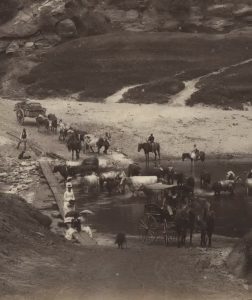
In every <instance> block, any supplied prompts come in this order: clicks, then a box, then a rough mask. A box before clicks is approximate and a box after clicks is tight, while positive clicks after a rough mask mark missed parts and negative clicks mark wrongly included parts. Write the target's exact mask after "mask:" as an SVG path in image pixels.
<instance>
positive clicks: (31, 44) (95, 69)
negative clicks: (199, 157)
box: [0, 0, 252, 107]
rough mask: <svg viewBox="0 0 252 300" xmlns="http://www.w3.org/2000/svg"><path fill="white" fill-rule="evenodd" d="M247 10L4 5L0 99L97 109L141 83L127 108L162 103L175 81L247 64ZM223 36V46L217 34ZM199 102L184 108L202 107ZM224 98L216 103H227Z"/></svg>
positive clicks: (44, 1)
mask: <svg viewBox="0 0 252 300" xmlns="http://www.w3.org/2000/svg"><path fill="white" fill-rule="evenodd" d="M249 3H250V2H249V1H247V0H243V1H238V0H225V1H220V0H208V1H204V5H203V4H202V1H199V0H179V1H178V0H176V1H175V0H104V1H101V0H96V1H94V0H36V1H31V0H22V1H18V0H2V1H1V4H0V53H2V55H0V64H1V71H0V88H1V89H0V94H1V96H5V97H11V98H16V97H26V96H27V95H29V96H32V97H40V98H44V97H48V96H58V95H60V96H62V95H71V94H73V93H78V94H79V97H80V100H90V99H91V100H92V101H101V100H103V99H104V97H106V96H108V95H110V94H111V93H113V92H115V91H116V90H118V89H120V88H121V87H123V86H125V85H129V84H138V83H145V84H147V86H145V87H144V91H145V92H144V94H143V93H142V90H143V89H140V88H138V89H137V90H136V91H135V92H134V93H132V94H130V95H128V96H127V97H126V98H125V101H129V102H132V101H136V102H138V100H139V101H141V102H144V103H151V102H153V99H154V101H155V99H159V101H158V102H159V103H163V102H166V101H167V96H169V95H172V94H174V93H177V92H178V91H179V90H181V89H183V84H182V83H181V80H184V79H191V78H194V77H195V76H198V75H203V74H206V73H207V72H209V71H213V70H215V69H218V68H220V67H222V66H226V65H228V64H229V63H236V62H239V61H242V60H243V59H247V58H249V57H250V56H249V51H248V49H250V36H251V34H250V33H251V30H252V5H250V4H249ZM121 32H124V33H123V34H121ZM126 32H127V33H126ZM139 32H140V33H139ZM149 32H151V33H152V34H151V35H149ZM228 33H229V34H230V37H229V39H228V40H227V41H226V40H225V36H224V35H223V34H228ZM240 33H242V34H243V35H241V36H240ZM94 35H95V36H97V35H99V37H97V39H96V40H95V39H94V38H93V37H92V36H94ZM118 37H120V38H118ZM174 37H175V38H174ZM96 41H98V42H96ZM237 43H238V45H236V44H237ZM89 45H90V46H89ZM180 47H181V49H180ZM233 47H235V50H234V48H233ZM231 49H233V50H232V53H231V51H230V50H231ZM204 56H205V57H204ZM206 61H208V64H206V63H205V62H206ZM73 67H74V68H73ZM181 72H182V74H183V75H182V76H179V77H178V78H177V74H181ZM175 77H176V78H175ZM238 77H239V74H238ZM238 80H240V81H241V82H242V80H241V79H238ZM246 81H249V78H247V80H246ZM149 83H150V86H148V84H149ZM97 86H99V88H97ZM205 86H207V84H205ZM229 86H230V84H229ZM239 88H241V89H242V90H243V89H244V88H246V87H240V86H239ZM216 90H217V91H218V90H219V88H217V89H216ZM244 93H246V91H244ZM244 93H243V94H244ZM222 94H223V93H222ZM226 94H227V95H228V94H232V91H231V90H230V91H228V92H227V93H226ZM226 94H225V95H226ZM225 95H224V96H225ZM235 95H237V94H235ZM198 96H199V94H198V95H196V98H194V99H192V100H191V101H189V104H195V103H198V102H201V98H202V97H201V96H200V97H198ZM224 96H223V97H220V98H221V99H219V100H218V99H217V100H216V101H217V102H221V101H224V102H225V97H224ZM132 97H134V98H135V99H133V100H132ZM238 97H240V96H239V91H238ZM204 98H205V99H206V100H205V102H206V104H209V101H210V102H211V98H212V96H211V97H210V98H209V97H208V98H209V99H210V100H209V101H208V100H207V97H205V92H204ZM223 99H224V100H223ZM243 99H245V98H244V97H241V99H239V101H240V102H244V101H245V102H248V97H246V99H245V100H243ZM232 101H233V100H232ZM232 101H231V102H232ZM217 104H218V103H217ZM228 105H230V103H229V104H228ZM231 106H234V107H237V105H232V103H231ZM239 106H240V104H239V105H238V107H239Z"/></svg>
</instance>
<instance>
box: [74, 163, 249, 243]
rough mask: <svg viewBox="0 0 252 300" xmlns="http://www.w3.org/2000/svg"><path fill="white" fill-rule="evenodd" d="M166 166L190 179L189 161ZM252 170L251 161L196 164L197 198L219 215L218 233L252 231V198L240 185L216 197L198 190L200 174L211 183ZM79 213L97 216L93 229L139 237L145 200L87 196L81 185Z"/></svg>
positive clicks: (92, 220) (78, 191)
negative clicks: (229, 173)
mask: <svg viewBox="0 0 252 300" xmlns="http://www.w3.org/2000/svg"><path fill="white" fill-rule="evenodd" d="M162 164H163V165H165V164H166V165H173V166H174V167H175V169H176V170H177V171H183V172H184V173H186V174H187V175H191V163H190V162H189V161H185V162H181V161H167V162H166V163H164V162H163V163H162ZM251 168H252V161H247V160H209V161H206V162H205V163H201V162H197V163H196V164H195V170H194V174H195V178H196V189H195V194H196V197H198V198H201V199H207V200H209V201H210V202H211V204H212V207H213V209H214V211H215V213H216V228H215V233H218V234H221V235H226V236H236V237H240V236H242V235H244V234H245V233H246V232H247V231H248V230H249V229H250V228H252V197H247V196H246V190H245V187H244V186H243V185H242V184H238V185H237V187H236V190H235V194H234V195H233V196H230V195H229V194H228V193H223V194H221V196H220V197H217V198H216V197H215V196H214V195H213V192H212V191H211V190H210V189H209V190H207V191H204V190H201V189H200V188H199V174H200V172H201V171H202V170H203V169H205V170H207V171H209V172H210V173H211V174H212V181H213V182H214V181H216V180H219V179H223V178H224V177H225V173H226V172H227V171H228V170H233V171H234V172H235V173H236V175H239V176H241V177H242V178H243V179H245V176H246V173H247V171H248V170H249V169H251ZM75 193H76V198H77V199H78V201H77V209H78V210H82V209H84V208H89V209H91V210H93V211H94V212H95V215H94V216H92V217H90V219H89V222H90V223H91V224H92V226H93V227H94V228H95V229H96V230H97V231H98V232H102V233H117V232H119V231H123V232H126V233H127V234H130V235H137V234H138V222H139V219H140V218H141V217H142V216H143V211H144V197H137V198H132V197H131V195H130V194H127V195H113V196H111V197H110V196H108V194H107V193H100V194H97V195H94V194H93V195H87V194H86V193H85V192H84V189H83V187H81V186H80V185H79V186H78V187H77V188H76V189H75Z"/></svg>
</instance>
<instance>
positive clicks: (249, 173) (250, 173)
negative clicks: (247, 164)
mask: <svg viewBox="0 0 252 300" xmlns="http://www.w3.org/2000/svg"><path fill="white" fill-rule="evenodd" d="M247 178H252V169H251V170H250V171H249V172H248V175H247Z"/></svg>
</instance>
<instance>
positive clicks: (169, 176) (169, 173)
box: [164, 167, 175, 184]
mask: <svg viewBox="0 0 252 300" xmlns="http://www.w3.org/2000/svg"><path fill="white" fill-rule="evenodd" d="M164 175H165V178H166V180H167V183H168V184H173V183H174V177H175V171H174V168H173V167H167V168H165V169H164Z"/></svg>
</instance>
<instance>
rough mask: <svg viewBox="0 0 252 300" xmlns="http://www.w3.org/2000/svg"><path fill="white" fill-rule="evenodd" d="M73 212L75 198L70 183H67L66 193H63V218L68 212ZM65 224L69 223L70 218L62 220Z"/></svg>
mask: <svg viewBox="0 0 252 300" xmlns="http://www.w3.org/2000/svg"><path fill="white" fill-rule="evenodd" d="M70 211H75V196H74V192H73V186H72V183H71V182H67V184H66V191H65V193H64V216H65V215H66V214H67V213H68V212H70ZM64 221H65V223H67V222H71V221H72V218H70V219H68V218H64Z"/></svg>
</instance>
